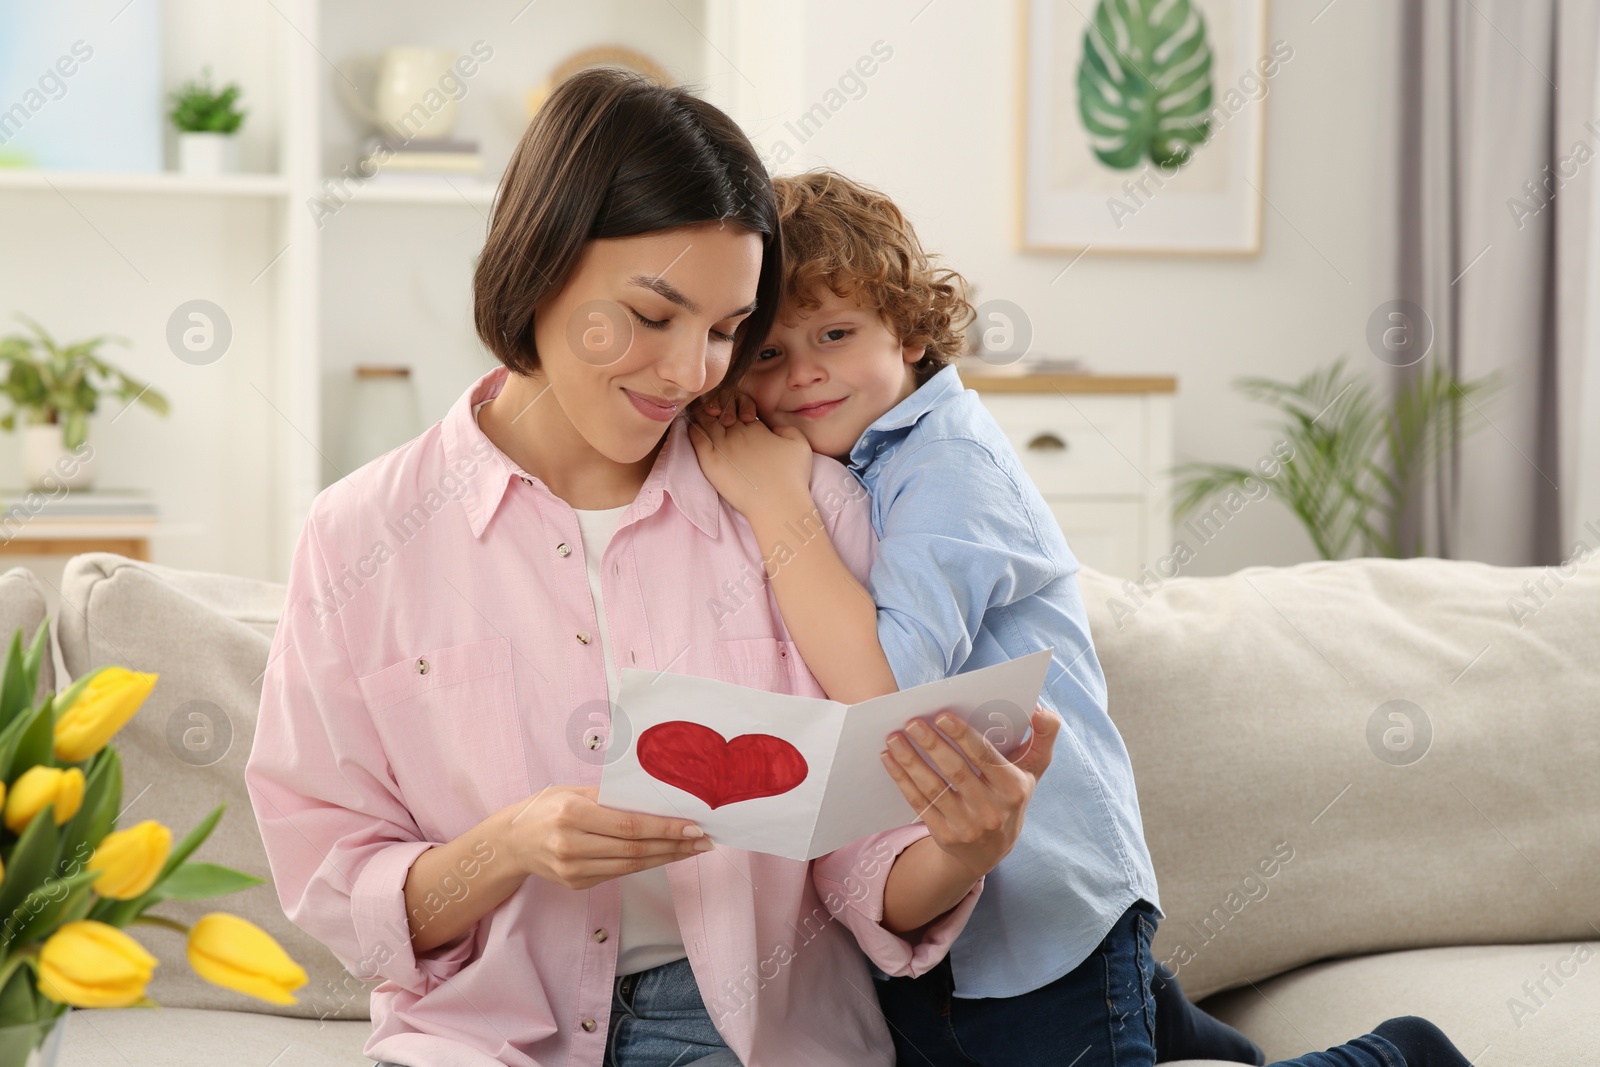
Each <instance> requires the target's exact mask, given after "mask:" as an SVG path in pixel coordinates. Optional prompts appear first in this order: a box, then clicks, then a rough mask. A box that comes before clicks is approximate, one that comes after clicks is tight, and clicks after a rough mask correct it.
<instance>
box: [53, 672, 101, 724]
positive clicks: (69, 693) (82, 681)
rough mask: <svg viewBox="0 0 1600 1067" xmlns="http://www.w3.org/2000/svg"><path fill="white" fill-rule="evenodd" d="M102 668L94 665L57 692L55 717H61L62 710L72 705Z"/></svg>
mask: <svg viewBox="0 0 1600 1067" xmlns="http://www.w3.org/2000/svg"><path fill="white" fill-rule="evenodd" d="M103 670H105V668H104V667H96V668H95V669H94V670H92V671H90V672H89V673H88V674H86V675H84V676H83V677H82V678H79V679H77V680H76V681H74V682H73V683H72V684H71V685H69V686H67V687H66V688H65V689H63V690H62V691H61V692H60V693H59V694H57V696H56V702H55V707H56V718H57V719H59V718H60V717H61V713H62V712H64V711H66V710H67V709H68V708H70V707H72V705H73V703H74V702H75V701H76V700H77V699H78V697H79V696H80V695H81V694H82V693H83V691H84V689H85V688H87V687H88V685H89V683H90V682H92V681H94V680H95V677H96V676H98V675H99V673H100V672H101V671H103Z"/></svg>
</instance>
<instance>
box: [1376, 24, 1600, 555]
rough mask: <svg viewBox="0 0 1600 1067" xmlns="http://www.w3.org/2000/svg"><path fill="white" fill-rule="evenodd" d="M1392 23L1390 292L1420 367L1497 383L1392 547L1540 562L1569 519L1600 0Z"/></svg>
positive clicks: (1405, 372)
mask: <svg viewBox="0 0 1600 1067" xmlns="http://www.w3.org/2000/svg"><path fill="white" fill-rule="evenodd" d="M1400 21H1401V43H1400V62H1401V68H1402V69H1401V76H1400V86H1401V94H1400V100H1399V107H1400V122H1399V129H1400V146H1399V175H1400V192H1399V197H1398V234H1397V237H1398V246H1399V247H1398V252H1399V264H1398V278H1399V292H1400V295H1401V296H1402V297H1403V298H1405V299H1408V300H1410V301H1412V302H1414V303H1415V304H1417V305H1418V306H1420V307H1421V308H1422V309H1423V311H1424V312H1425V313H1426V314H1427V316H1428V317H1429V319H1430V320H1431V322H1432V326H1433V331H1434V338H1435V340H1434V345H1433V349H1432V352H1431V353H1430V355H1429V356H1428V357H1427V360H1426V361H1425V363H1426V362H1431V361H1433V360H1443V361H1445V362H1446V365H1447V366H1448V367H1449V368H1450V369H1451V370H1452V371H1453V372H1454V373H1455V375H1456V376H1457V377H1458V378H1463V379H1466V378H1477V377H1481V376H1483V375H1485V374H1488V373H1490V372H1492V371H1498V372H1499V375H1500V379H1501V381H1502V383H1503V387H1502V389H1501V390H1500V392H1499V394H1498V395H1496V396H1495V397H1494V398H1493V399H1492V400H1490V401H1489V402H1488V403H1485V404H1482V405H1480V407H1481V410H1469V411H1468V412H1467V416H1468V419H1469V420H1477V421H1478V422H1479V423H1480V424H1481V423H1482V422H1483V420H1485V419H1486V420H1487V425H1484V426H1481V428H1480V429H1478V430H1477V431H1475V432H1474V433H1472V434H1471V435H1470V436H1465V437H1463V436H1459V435H1458V437H1457V438H1456V440H1454V441H1453V442H1452V444H1451V446H1450V447H1448V448H1447V449H1446V450H1445V451H1444V454H1443V455H1442V456H1441V457H1440V459H1439V461H1438V465H1437V469H1436V471H1435V472H1434V475H1435V476H1434V477H1433V479H1432V482H1431V484H1430V485H1428V486H1427V488H1426V490H1425V491H1423V492H1419V493H1418V496H1417V498H1416V499H1414V500H1412V501H1411V502H1410V504H1409V506H1408V508H1407V510H1406V513H1405V515H1404V516H1403V518H1402V523H1401V530H1400V532H1401V534H1402V537H1403V539H1404V540H1403V542H1402V543H1410V542H1411V540H1412V538H1413V536H1416V535H1420V537H1421V543H1422V545H1423V546H1424V547H1423V551H1424V552H1425V554H1428V555H1438V556H1444V557H1449V558H1463V559H1480V560H1485V561H1488V562H1492V563H1500V564H1508V565H1519V564H1549V563H1556V562H1559V561H1560V560H1561V559H1564V558H1565V557H1566V556H1567V555H1568V554H1569V552H1570V549H1571V543H1572V542H1571V537H1572V534H1573V532H1574V531H1576V530H1577V529H1578V526H1579V521H1580V519H1581V517H1580V516H1579V515H1578V514H1577V506H1578V505H1577V501H1578V492H1577V476H1578V471H1577V459H1578V453H1579V442H1580V422H1579V403H1580V397H1581V389H1580V388H1579V384H1580V373H1581V368H1582V364H1583V361H1584V345H1585V343H1586V334H1585V330H1586V328H1587V327H1588V321H1587V320H1588V315H1587V308H1586V306H1585V305H1586V295H1587V288H1588V275H1587V271H1588V269H1589V265H1588V262H1587V260H1588V259H1589V245H1590V240H1589V229H1588V227H1589V214H1590V201H1591V190H1593V189H1594V188H1595V177H1594V172H1595V171H1596V170H1597V169H1600V111H1596V109H1595V87H1596V86H1595V74H1594V67H1595V61H1596V33H1597V30H1600V0H1403V5H1402V8H1401V15H1400ZM1423 365H1424V364H1419V365H1417V366H1413V367H1409V368H1401V369H1398V370H1397V371H1396V372H1395V386H1396V388H1398V387H1400V385H1401V384H1402V383H1403V382H1405V381H1406V380H1408V379H1409V378H1410V377H1411V376H1413V375H1415V374H1416V373H1417V372H1418V371H1419V370H1420V369H1421V367H1422V366H1423Z"/></svg>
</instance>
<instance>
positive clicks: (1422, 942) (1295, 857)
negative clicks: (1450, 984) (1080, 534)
mask: <svg viewBox="0 0 1600 1067" xmlns="http://www.w3.org/2000/svg"><path fill="white" fill-rule="evenodd" d="M1080 582H1081V587H1082V589H1083V594H1084V598H1085V600H1086V602H1087V604H1088V608H1089V618H1090V625H1091V629H1092V633H1093V635H1094V641H1095V646H1096V649H1097V652H1098V654H1099V657H1100V661H1101V663H1102V665H1103V666H1104V669H1105V673H1106V680H1107V686H1108V693H1109V701H1110V711H1111V715H1112V718H1113V719H1114V720H1115V721H1116V724H1117V727H1118V729H1119V730H1121V732H1122V735H1123V737H1124V738H1125V740H1126V741H1127V745H1128V749H1129V752H1130V754H1131V756H1132V760H1133V767H1134V772H1135V778H1136V780H1137V781H1138V783H1139V798H1140V806H1141V810H1142V813H1143V816H1144V824H1145V831H1146V835H1147V838H1148V841H1149V844H1150V850H1151V854H1152V856H1153V857H1154V860H1155V865H1156V873H1157V877H1158V879H1159V891H1160V896H1161V904H1162V907H1163V911H1164V912H1165V913H1166V916H1167V917H1166V919H1165V921H1163V922H1162V923H1161V924H1160V926H1159V929H1158V933H1157V937H1156V942H1155V949H1156V956H1157V957H1158V958H1159V959H1162V960H1164V961H1165V962H1166V963H1167V965H1168V966H1169V967H1171V968H1172V969H1173V970H1175V971H1177V972H1178V974H1179V976H1180V978H1181V979H1182V981H1183V984H1184V987H1185V988H1186V989H1187V990H1188V991H1189V993H1190V994H1191V995H1192V996H1196V997H1198V996H1204V995H1205V994H1207V993H1210V992H1213V991H1215V990H1219V989H1224V988H1227V987H1230V986H1236V985H1240V984H1242V983H1244V982H1246V981H1252V980H1258V979H1261V978H1264V977H1268V976H1271V975H1275V974H1278V973H1280V972H1283V971H1286V970H1289V969H1290V968H1293V967H1297V966H1299V965H1301V964H1305V963H1309V962H1312V961H1314V960H1318V959H1323V958H1329V957H1336V956H1352V955H1364V954H1367V953H1371V952H1384V951H1389V950H1397V949H1408V948H1421V947H1427V946H1431V945H1458V944H1495V943H1499V944H1524V943H1532V942H1555V941H1561V940H1564V939H1573V938H1580V937H1584V936H1588V937H1593V936H1594V929H1593V928H1592V927H1591V926H1590V916H1592V915H1593V909H1592V907H1591V903H1592V900H1593V888H1592V886H1593V878H1592V876H1593V873H1594V857H1595V856H1596V855H1600V818H1597V817H1596V814H1595V813H1596V812H1600V775H1597V774H1596V773H1595V772H1594V768H1595V766H1596V765H1597V763H1600V728H1597V720H1596V717H1597V713H1600V696H1597V694H1600V655H1597V654H1596V651H1597V646H1596V636H1597V635H1600V560H1595V561H1593V562H1590V563H1587V564H1584V565H1582V566H1573V567H1571V568H1569V570H1568V572H1567V573H1563V572H1562V571H1560V570H1558V569H1556V568H1549V569H1544V568H1502V567H1494V566H1489V565H1487V564H1481V563H1465V562H1450V561H1443V560H1436V559H1418V560H1403V561H1402V560H1375V559H1361V560H1349V561H1343V562H1334V563H1325V562H1319V563H1307V564H1302V565H1300V566H1295V567H1286V568H1250V569H1247V570H1243V571H1240V572H1238V573H1236V574H1232V575H1228V576H1226V577H1219V578H1182V577H1179V578H1174V579H1170V580H1166V581H1162V580H1161V578H1160V577H1159V576H1156V575H1154V574H1148V575H1147V579H1146V581H1145V582H1144V583H1143V585H1142V586H1141V585H1139V584H1136V583H1132V582H1128V583H1125V582H1123V581H1120V580H1118V579H1114V578H1111V577H1109V576H1107V575H1104V574H1100V573H1097V572H1095V571H1092V570H1089V569H1085V570H1084V571H1083V572H1082V573H1081V574H1080ZM1418 756H1420V757H1421V758H1417V757H1418ZM1512 977H1515V979H1516V981H1511V980H1510V979H1511V978H1512ZM1520 980H1521V975H1516V976H1510V975H1508V976H1507V982H1508V988H1507V992H1506V994H1505V995H1506V996H1509V995H1511V988H1513V987H1514V986H1515V985H1516V982H1517V981H1520ZM1391 1014H1392V1013H1391Z"/></svg>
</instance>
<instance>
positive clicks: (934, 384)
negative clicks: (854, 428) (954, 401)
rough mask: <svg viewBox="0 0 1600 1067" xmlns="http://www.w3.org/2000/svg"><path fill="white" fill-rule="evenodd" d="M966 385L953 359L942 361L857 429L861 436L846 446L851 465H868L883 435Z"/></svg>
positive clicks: (907, 423) (912, 423)
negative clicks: (928, 375) (932, 372)
mask: <svg viewBox="0 0 1600 1067" xmlns="http://www.w3.org/2000/svg"><path fill="white" fill-rule="evenodd" d="M965 388H966V387H965V386H964V385H962V384H961V378H960V377H959V376H958V375H957V374H956V365H955V364H954V363H949V364H946V365H945V366H944V367H942V368H940V370H939V372H938V373H937V374H935V375H934V376H933V377H932V378H929V379H928V380H927V381H926V382H923V383H922V385H921V386H920V387H918V388H917V389H916V391H914V392H913V393H912V394H911V395H910V396H908V397H906V398H905V399H904V400H902V401H900V403H898V404H896V405H895V406H894V407H892V408H890V409H889V410H888V411H886V412H884V413H883V414H882V415H881V416H879V417H878V420H877V421H876V422H874V423H873V424H872V425H871V426H868V427H867V428H866V429H865V430H863V431H862V432H861V439H860V440H859V441H857V442H856V443H855V447H853V448H851V449H850V466H851V467H852V468H855V469H861V468H865V467H867V466H869V465H871V463H872V461H873V459H875V458H876V457H877V455H878V454H879V452H880V451H882V449H881V448H880V447H879V443H880V441H881V439H882V438H883V437H885V436H886V435H888V434H889V433H890V432H891V431H895V430H909V429H910V428H911V427H913V426H915V425H916V424H917V420H918V419H920V418H922V416H924V415H926V414H927V413H928V412H930V411H932V410H933V409H934V407H936V406H937V405H938V404H940V403H942V402H943V401H944V400H946V399H948V398H949V397H952V396H955V395H957V394H959V393H961V392H962V391H963V390H964V389H965Z"/></svg>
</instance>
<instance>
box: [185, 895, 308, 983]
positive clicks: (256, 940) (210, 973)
mask: <svg viewBox="0 0 1600 1067" xmlns="http://www.w3.org/2000/svg"><path fill="white" fill-rule="evenodd" d="M189 966H191V967H193V968H194V970H195V973H196V974H198V975H199V976H200V977H201V978H204V979H205V980H206V981H208V982H211V983H213V984H214V985H219V986H222V987H223V988H224V989H231V990H233V991H234V992H236V993H244V994H246V995H248V996H252V997H257V998H259V999H261V1000H265V1001H268V1002H269V1003H272V1004H294V1003H295V1002H296V1001H295V998H294V997H293V996H292V995H291V994H292V992H293V991H294V990H296V989H299V988H300V987H301V986H303V985H305V984H306V982H307V981H308V980H309V979H307V978H306V972H305V970H304V969H303V968H302V967H301V966H300V965H299V964H298V963H296V962H295V961H294V960H292V959H290V958H289V954H288V953H287V952H285V951H283V947H282V946H281V945H279V944H278V943H277V942H276V941H274V940H273V939H272V935H271V934H269V933H267V932H266V931H265V930H263V929H261V927H259V926H257V925H255V924H254V923H252V922H248V921H246V920H244V919H241V918H239V917H238V916H237V915H229V914H227V913H226V912H221V911H214V912H212V913H211V914H209V915H204V916H202V917H201V918H200V920H199V921H198V922H196V923H195V924H194V925H193V926H191V927H190V928H189Z"/></svg>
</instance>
